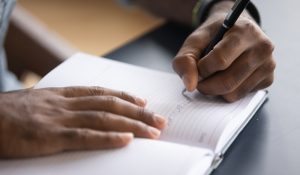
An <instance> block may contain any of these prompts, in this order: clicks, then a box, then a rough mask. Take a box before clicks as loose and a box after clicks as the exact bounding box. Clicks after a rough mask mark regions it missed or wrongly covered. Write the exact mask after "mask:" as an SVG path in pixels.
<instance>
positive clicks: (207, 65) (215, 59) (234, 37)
mask: <svg viewBox="0 0 300 175" xmlns="http://www.w3.org/2000/svg"><path fill="white" fill-rule="evenodd" d="M248 47H249V43H248V42H246V41H245V40H243V39H242V38H241V36H239V35H238V34H230V35H226V36H225V37H224V38H223V40H222V41H220V43H219V44H217V45H216V46H215V48H214V49H213V50H212V51H211V52H209V53H208V54H207V55H206V56H205V57H203V58H202V59H201V60H199V62H198V70H199V77H200V78H199V79H200V81H201V80H203V79H205V78H207V77H209V76H211V75H212V74H214V73H216V72H218V71H222V70H225V69H227V68H228V67H230V65H231V64H232V63H233V62H234V61H235V60H236V59H237V58H238V57H239V56H240V55H242V54H243V52H245V51H246V49H247V48H248Z"/></svg>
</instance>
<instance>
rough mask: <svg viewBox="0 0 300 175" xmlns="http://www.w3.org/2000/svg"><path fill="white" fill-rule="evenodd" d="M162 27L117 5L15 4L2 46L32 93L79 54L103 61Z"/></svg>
mask: <svg viewBox="0 0 300 175" xmlns="http://www.w3.org/2000/svg"><path fill="white" fill-rule="evenodd" d="M163 23H164V21H163V20H162V19H160V18H157V17H155V16H152V15H151V14H149V13H147V12H145V11H143V10H141V9H138V8H137V7H131V6H130V7H129V6H124V5H121V4H120V3H119V2H118V1H116V0H101V1H99V0H72V2H71V3H70V1H69V0H42V1H41V0H18V1H17V6H16V7H15V9H14V11H13V15H12V18H11V24H10V28H9V32H8V36H7V39H6V44H5V47H6V51H7V55H8V58H9V59H8V60H9V63H8V64H9V68H10V70H12V71H13V72H14V73H16V74H17V76H18V77H19V78H20V79H21V80H22V82H23V83H24V86H25V87H31V86H33V85H34V84H35V83H36V82H37V81H38V80H39V79H40V77H41V76H43V75H45V74H46V73H47V72H48V71H49V70H50V69H51V68H52V67H54V66H55V65H57V64H58V63H59V62H61V61H62V60H64V59H65V58H68V57H69V56H70V55H72V54H73V53H75V52H77V51H83V52H87V53H90V54H94V55H105V54H106V53H109V52H110V51H112V50H114V49H117V48H118V47H121V46H122V45H124V44H126V43H128V42H130V41H132V40H134V39H136V38H138V37H140V36H141V35H143V34H145V33H146V32H148V31H151V30H152V29H154V28H156V27H158V26H160V25H162V24H163ZM16 51H17V52H16ZM24 56H26V58H25V57H24ZM20 63H21V64H20ZM29 63H30V64H29ZM32 68H34V69H33V71H34V72H28V71H27V69H32Z"/></svg>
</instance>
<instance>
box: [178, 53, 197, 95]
mask: <svg viewBox="0 0 300 175" xmlns="http://www.w3.org/2000/svg"><path fill="white" fill-rule="evenodd" d="M173 69H174V70H175V72H177V74H178V75H179V76H180V77H181V79H182V81H183V83H184V86H185V88H186V89H187V90H188V91H190V92H191V91H194V90H195V89H196V88H197V85H198V69H197V59H196V57H195V56H193V55H192V54H186V55H183V56H177V57H175V59H174V61H173Z"/></svg>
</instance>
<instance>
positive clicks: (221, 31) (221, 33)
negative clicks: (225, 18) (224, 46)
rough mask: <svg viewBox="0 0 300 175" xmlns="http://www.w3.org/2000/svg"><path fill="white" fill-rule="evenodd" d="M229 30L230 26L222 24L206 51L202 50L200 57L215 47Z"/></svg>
mask: <svg viewBox="0 0 300 175" xmlns="http://www.w3.org/2000/svg"><path fill="white" fill-rule="evenodd" d="M227 31H228V28H227V27H225V26H224V25H222V27H221V28H220V29H219V31H218V33H217V34H216V35H215V36H214V38H213V39H212V40H211V42H210V43H209V45H208V46H207V47H206V49H205V50H204V52H202V54H201V57H200V59H201V58H202V57H204V56H205V55H207V54H208V53H209V52H210V51H212V50H213V49H214V47H215V46H216V45H217V44H218V43H219V42H220V41H221V40H222V38H223V37H224V35H225V33H226V32H227Z"/></svg>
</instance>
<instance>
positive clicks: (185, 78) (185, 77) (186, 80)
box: [182, 75, 190, 89]
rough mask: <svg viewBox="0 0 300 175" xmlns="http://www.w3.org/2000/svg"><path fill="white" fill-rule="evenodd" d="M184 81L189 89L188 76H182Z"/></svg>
mask: <svg viewBox="0 0 300 175" xmlns="http://www.w3.org/2000/svg"><path fill="white" fill-rule="evenodd" d="M182 81H183V84H184V86H185V87H186V88H187V89H188V88H189V86H190V81H189V79H188V77H187V76H186V75H183V76H182Z"/></svg>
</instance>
